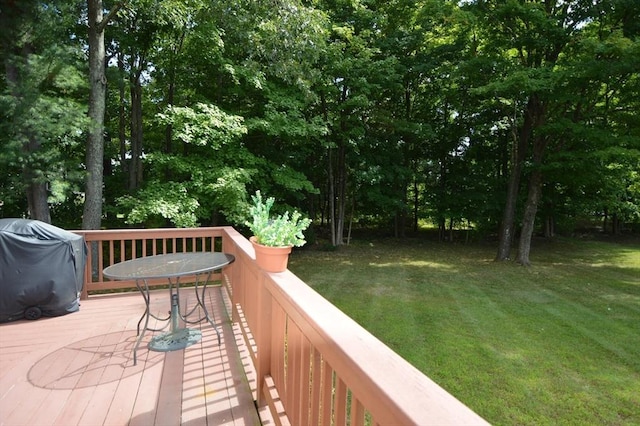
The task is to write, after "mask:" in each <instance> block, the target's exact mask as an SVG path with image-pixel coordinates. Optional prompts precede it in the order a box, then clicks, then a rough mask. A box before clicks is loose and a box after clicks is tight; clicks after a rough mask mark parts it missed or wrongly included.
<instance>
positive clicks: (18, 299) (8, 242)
mask: <svg viewBox="0 0 640 426" xmlns="http://www.w3.org/2000/svg"><path fill="white" fill-rule="evenodd" d="M86 257H87V248H86V246H85V243H84V238H83V237H82V236H80V235H77V234H74V233H71V232H68V231H65V230H63V229H60V228H57V227H55V226H52V225H49V224H47V223H44V222H40V221H37V220H27V219H0V322H6V321H13V320H18V319H21V318H23V317H24V314H25V311H26V310H27V309H29V308H39V309H40V310H41V313H42V315H46V316H58V315H64V314H68V313H70V312H75V311H77V310H78V309H79V301H78V299H79V295H80V292H81V291H82V286H83V284H84V267H85V263H86Z"/></svg>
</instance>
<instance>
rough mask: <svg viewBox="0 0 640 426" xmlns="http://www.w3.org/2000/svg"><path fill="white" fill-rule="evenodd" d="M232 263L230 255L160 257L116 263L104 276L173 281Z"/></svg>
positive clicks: (115, 278) (200, 253) (206, 254)
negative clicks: (173, 279) (171, 279)
mask: <svg viewBox="0 0 640 426" xmlns="http://www.w3.org/2000/svg"><path fill="white" fill-rule="evenodd" d="M234 260H235V257H234V256H233V255H231V254H227V253H219V252H197V253H170V254H159V255H155V256H147V257H140V258H137V259H131V260H126V261H124V262H120V263H116V264H115V265H111V266H108V267H107V268H105V269H104V271H103V274H104V276H105V277H107V278H109V279H112V280H137V279H153V278H174V277H183V276H187V275H197V274H203V273H206V272H209V271H215V270H217V269H221V268H223V267H225V266H227V265H228V264H230V263H232V262H233V261H234Z"/></svg>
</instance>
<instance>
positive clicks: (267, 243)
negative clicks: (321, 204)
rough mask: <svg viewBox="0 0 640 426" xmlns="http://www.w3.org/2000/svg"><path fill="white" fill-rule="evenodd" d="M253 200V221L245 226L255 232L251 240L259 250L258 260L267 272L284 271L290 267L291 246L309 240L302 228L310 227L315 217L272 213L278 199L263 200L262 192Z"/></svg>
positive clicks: (256, 249)
mask: <svg viewBox="0 0 640 426" xmlns="http://www.w3.org/2000/svg"><path fill="white" fill-rule="evenodd" d="M251 199H252V200H253V204H252V205H251V206H250V207H249V216H250V220H248V221H246V222H245V225H247V226H248V227H249V229H250V230H251V231H252V232H253V236H252V237H251V238H250V239H249V240H250V241H251V243H252V244H253V248H254V249H255V252H256V262H257V263H258V265H259V266H260V267H261V268H262V269H264V270H265V271H267V272H282V271H284V270H285V269H287V261H288V259H289V253H291V248H292V247H294V246H295V247H300V246H302V245H304V244H305V243H306V241H305V239H304V234H303V233H302V231H304V230H305V229H307V228H308V227H309V225H310V224H311V219H308V218H303V217H302V214H301V213H300V212H298V211H294V212H293V213H289V212H288V211H287V212H284V213H283V214H281V215H278V216H271V213H270V212H271V207H273V203H274V201H275V200H274V198H273V197H268V198H267V199H266V200H263V198H262V194H260V191H256V193H255V195H252V196H251Z"/></svg>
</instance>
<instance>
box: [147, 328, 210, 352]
mask: <svg viewBox="0 0 640 426" xmlns="http://www.w3.org/2000/svg"><path fill="white" fill-rule="evenodd" d="M200 339H202V333H201V332H200V330H193V329H191V328H179V329H177V330H174V331H168V332H166V333H162V334H160V335H158V336H155V337H154V338H153V339H151V341H150V342H149V350H151V351H155V352H169V351H177V350H180V349H184V348H186V347H189V346H191V345H193V344H195V343H198V342H199V341H200Z"/></svg>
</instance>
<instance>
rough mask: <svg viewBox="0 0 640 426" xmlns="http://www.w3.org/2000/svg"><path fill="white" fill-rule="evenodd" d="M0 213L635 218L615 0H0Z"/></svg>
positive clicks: (415, 220)
mask: <svg viewBox="0 0 640 426" xmlns="http://www.w3.org/2000/svg"><path fill="white" fill-rule="evenodd" d="M0 26H1V30H0V31H1V47H0V49H1V50H0V56H1V58H2V63H3V73H2V75H3V78H2V80H1V82H0V89H1V93H0V143H1V145H2V149H1V150H0V170H1V175H2V180H1V181H0V217H31V218H34V219H40V220H44V221H47V222H53V223H54V224H57V225H59V226H63V227H69V228H79V227H81V226H82V227H84V228H98V227H100V226H103V227H111V228H113V227H125V226H145V227H152V226H197V225H219V224H233V225H239V224H241V223H243V215H244V212H245V211H246V203H247V200H248V198H249V195H250V194H252V193H253V192H255V190H256V189H260V190H261V191H262V192H263V193H264V194H268V195H270V196H274V197H275V198H276V199H277V200H278V202H279V203H280V204H281V205H282V206H283V207H286V206H287V205H288V206H293V207H296V208H298V209H300V210H302V211H304V212H306V213H307V214H308V215H309V216H311V217H312V218H313V219H314V223H315V228H316V230H318V231H317V232H320V230H322V231H323V232H326V235H327V237H328V238H329V239H330V241H331V243H332V244H333V245H340V244H343V243H344V242H345V241H346V239H347V238H348V236H349V233H350V230H351V228H352V226H361V227H362V226H366V227H377V228H381V229H384V230H387V231H388V232H390V233H393V235H396V236H403V235H405V233H406V232H410V231H414V230H417V229H418V228H419V227H420V226H422V225H423V224H425V223H428V224H433V225H435V226H436V227H437V228H438V229H439V230H440V238H442V239H445V238H446V239H449V238H451V237H452V235H453V231H454V230H456V229H472V230H473V235H474V236H476V237H478V238H481V237H484V236H488V235H497V236H498V247H497V256H496V259H498V260H505V259H509V258H511V257H512V253H511V251H512V247H513V246H514V245H515V246H516V247H517V258H516V260H517V261H518V262H520V263H522V264H528V263H529V250H530V245H531V238H532V236H534V235H536V234H544V235H546V236H552V235H554V234H555V233H556V232H563V233H566V232H572V231H574V230H575V229H577V228H579V227H582V226H592V225H594V224H596V225H598V226H602V227H603V229H604V230H605V231H606V232H612V233H619V232H623V231H625V230H627V231H628V230H630V229H635V231H636V232H637V230H638V228H639V226H640V113H639V111H640V2H637V1H636V0H598V1H592V0H567V1H563V0H557V1H556V0H459V1H451V0H422V1H420V0H386V1H379V0H349V1H346V0H345V1H342V0H333V1H329V0H313V1H295V0H271V1H267V0H234V1H216V0H213V1H210V0H209V1H205V0H122V1H112V0H86V1H80V0H57V1H36V0H20V1H17V0H1V1H0Z"/></svg>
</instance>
